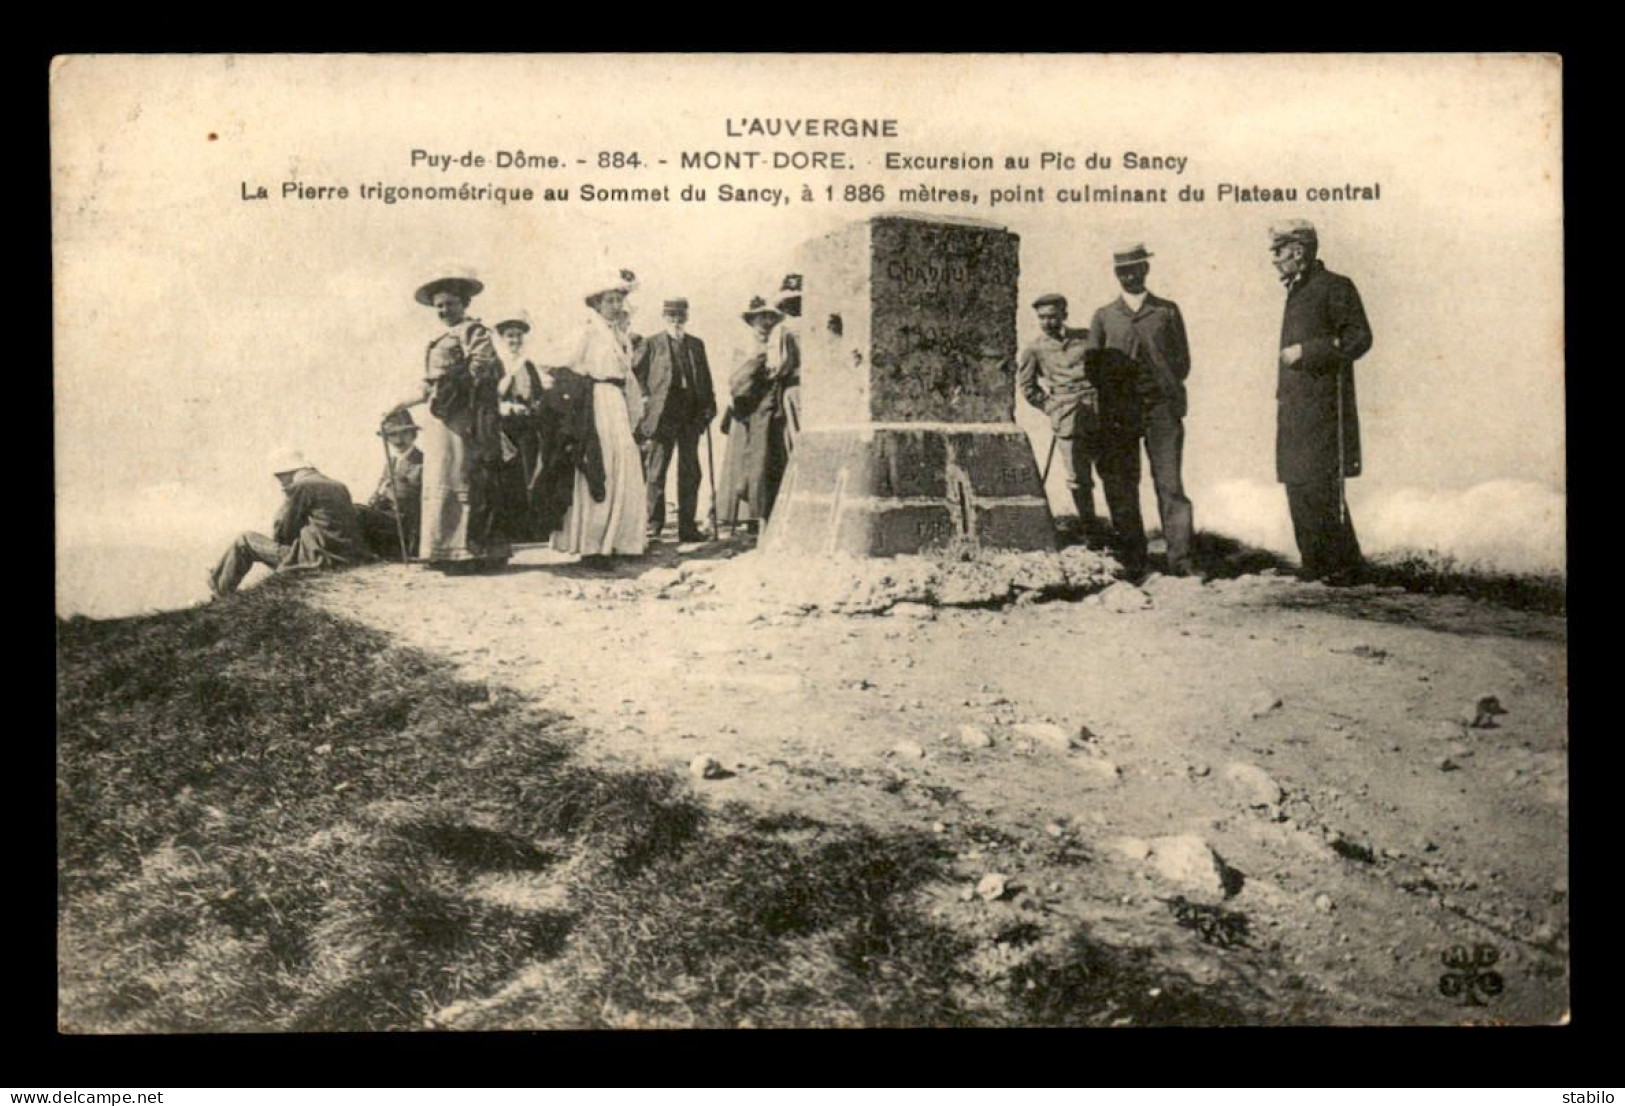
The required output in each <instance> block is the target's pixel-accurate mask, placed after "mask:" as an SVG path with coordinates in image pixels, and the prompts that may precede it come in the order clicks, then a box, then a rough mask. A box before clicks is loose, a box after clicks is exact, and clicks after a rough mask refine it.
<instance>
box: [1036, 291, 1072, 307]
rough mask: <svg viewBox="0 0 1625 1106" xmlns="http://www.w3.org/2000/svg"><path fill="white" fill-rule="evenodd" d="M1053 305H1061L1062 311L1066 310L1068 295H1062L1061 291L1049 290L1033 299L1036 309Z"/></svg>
mask: <svg viewBox="0 0 1625 1106" xmlns="http://www.w3.org/2000/svg"><path fill="white" fill-rule="evenodd" d="M1051 306H1053V307H1059V308H1060V309H1061V310H1062V311H1065V310H1066V297H1065V296H1063V295H1061V293H1059V292H1047V293H1045V294H1044V295H1042V296H1039V297H1038V298H1037V299H1035V300H1033V310H1034V311H1036V310H1038V309H1039V308H1040V307H1051Z"/></svg>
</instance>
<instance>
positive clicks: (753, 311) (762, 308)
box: [739, 296, 784, 323]
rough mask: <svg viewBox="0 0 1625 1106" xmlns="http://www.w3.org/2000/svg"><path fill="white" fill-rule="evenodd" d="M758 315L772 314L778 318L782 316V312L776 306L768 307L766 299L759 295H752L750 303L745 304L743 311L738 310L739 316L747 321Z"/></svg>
mask: <svg viewBox="0 0 1625 1106" xmlns="http://www.w3.org/2000/svg"><path fill="white" fill-rule="evenodd" d="M758 315H773V316H776V317H777V318H780V319H782V318H784V312H783V311H780V310H779V309H778V308H777V307H769V306H768V304H767V300H766V299H764V298H762V297H761V296H752V297H751V298H750V303H748V304H747V305H746V306H745V310H744V311H742V312H740V315H739V317H740V318H742V319H744V320H745V321H746V322H747V323H748V322H750V321H751V320H752V319H754V318H755V317H756V316H758Z"/></svg>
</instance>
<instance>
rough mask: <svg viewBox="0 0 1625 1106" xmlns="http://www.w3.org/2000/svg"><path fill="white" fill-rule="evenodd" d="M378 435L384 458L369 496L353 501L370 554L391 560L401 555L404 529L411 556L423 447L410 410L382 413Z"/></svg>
mask: <svg viewBox="0 0 1625 1106" xmlns="http://www.w3.org/2000/svg"><path fill="white" fill-rule="evenodd" d="M378 436H379V437H381V438H383V439H384V445H385V447H386V450H385V452H386V454H387V460H386V462H385V465H384V473H383V475H382V476H381V477H379V479H378V488H377V490H375V491H374V492H373V493H372V498H371V499H369V500H367V502H366V503H359V504H357V505H356V509H355V513H356V518H357V520H358V521H359V522H360V523H361V536H362V538H363V539H364V540H365V541H366V543H367V549H368V550H369V551H370V552H371V553H372V555H373V556H375V557H380V558H383V559H385V560H395V559H396V558H398V557H400V555H401V535H402V534H403V533H404V534H405V536H406V552H407V555H408V556H411V557H415V556H417V552H418V525H419V520H420V519H421V518H422V505H423V451H422V450H420V449H418V447H417V439H418V426H417V423H415V422H413V421H412V413H411V412H410V411H404V410H399V411H392V412H390V413H389V415H388V416H386V417H385V419H384V425H383V426H382V427H381V428H380V429H379V431H378ZM397 497H398V498H397ZM397 523H398V525H397Z"/></svg>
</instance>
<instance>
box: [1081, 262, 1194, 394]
mask: <svg viewBox="0 0 1625 1106" xmlns="http://www.w3.org/2000/svg"><path fill="white" fill-rule="evenodd" d="M1089 343H1090V348H1091V349H1097V350H1116V351H1117V352H1119V353H1121V354H1123V355H1124V356H1125V357H1127V358H1128V359H1129V360H1130V361H1133V362H1134V363H1135V365H1136V366H1137V367H1138V369H1139V373H1140V378H1141V379H1140V387H1141V391H1142V395H1143V397H1144V401H1145V405H1146V406H1147V407H1148V408H1150V407H1156V406H1159V405H1163V404H1166V405H1167V406H1168V408H1169V410H1170V412H1171V413H1172V415H1173V416H1174V417H1175V418H1178V419H1182V418H1184V417H1185V409H1186V400H1185V378H1186V377H1188V376H1190V374H1191V347H1190V342H1189V341H1188V340H1187V339H1186V337H1185V319H1184V317H1183V316H1181V315H1180V313H1179V305H1178V304H1176V303H1174V301H1173V300H1165V299H1163V298H1162V297H1161V296H1159V295H1156V294H1155V293H1153V292H1147V293H1146V294H1145V300H1144V301H1143V302H1142V303H1141V304H1140V309H1139V310H1138V311H1130V310H1129V306H1128V304H1126V303H1124V302H1123V298H1122V297H1121V296H1119V297H1118V298H1117V299H1115V300H1112V302H1111V303H1108V304H1107V305H1106V306H1104V307H1102V308H1100V309H1099V310H1098V311H1096V312H1095V317H1094V319H1093V320H1091V321H1090V323H1089Z"/></svg>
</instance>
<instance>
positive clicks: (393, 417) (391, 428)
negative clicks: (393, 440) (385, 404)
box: [378, 410, 420, 438]
mask: <svg viewBox="0 0 1625 1106" xmlns="http://www.w3.org/2000/svg"><path fill="white" fill-rule="evenodd" d="M419 429H420V427H419V426H418V424H417V423H415V422H413V421H412V412H410V411H406V410H400V411H391V412H390V413H389V414H387V415H385V416H384V422H383V425H382V426H380V427H379V428H378V436H379V437H380V438H382V437H385V436H386V435H389V434H397V433H399V432H400V431H402V430H411V431H417V430H419Z"/></svg>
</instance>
